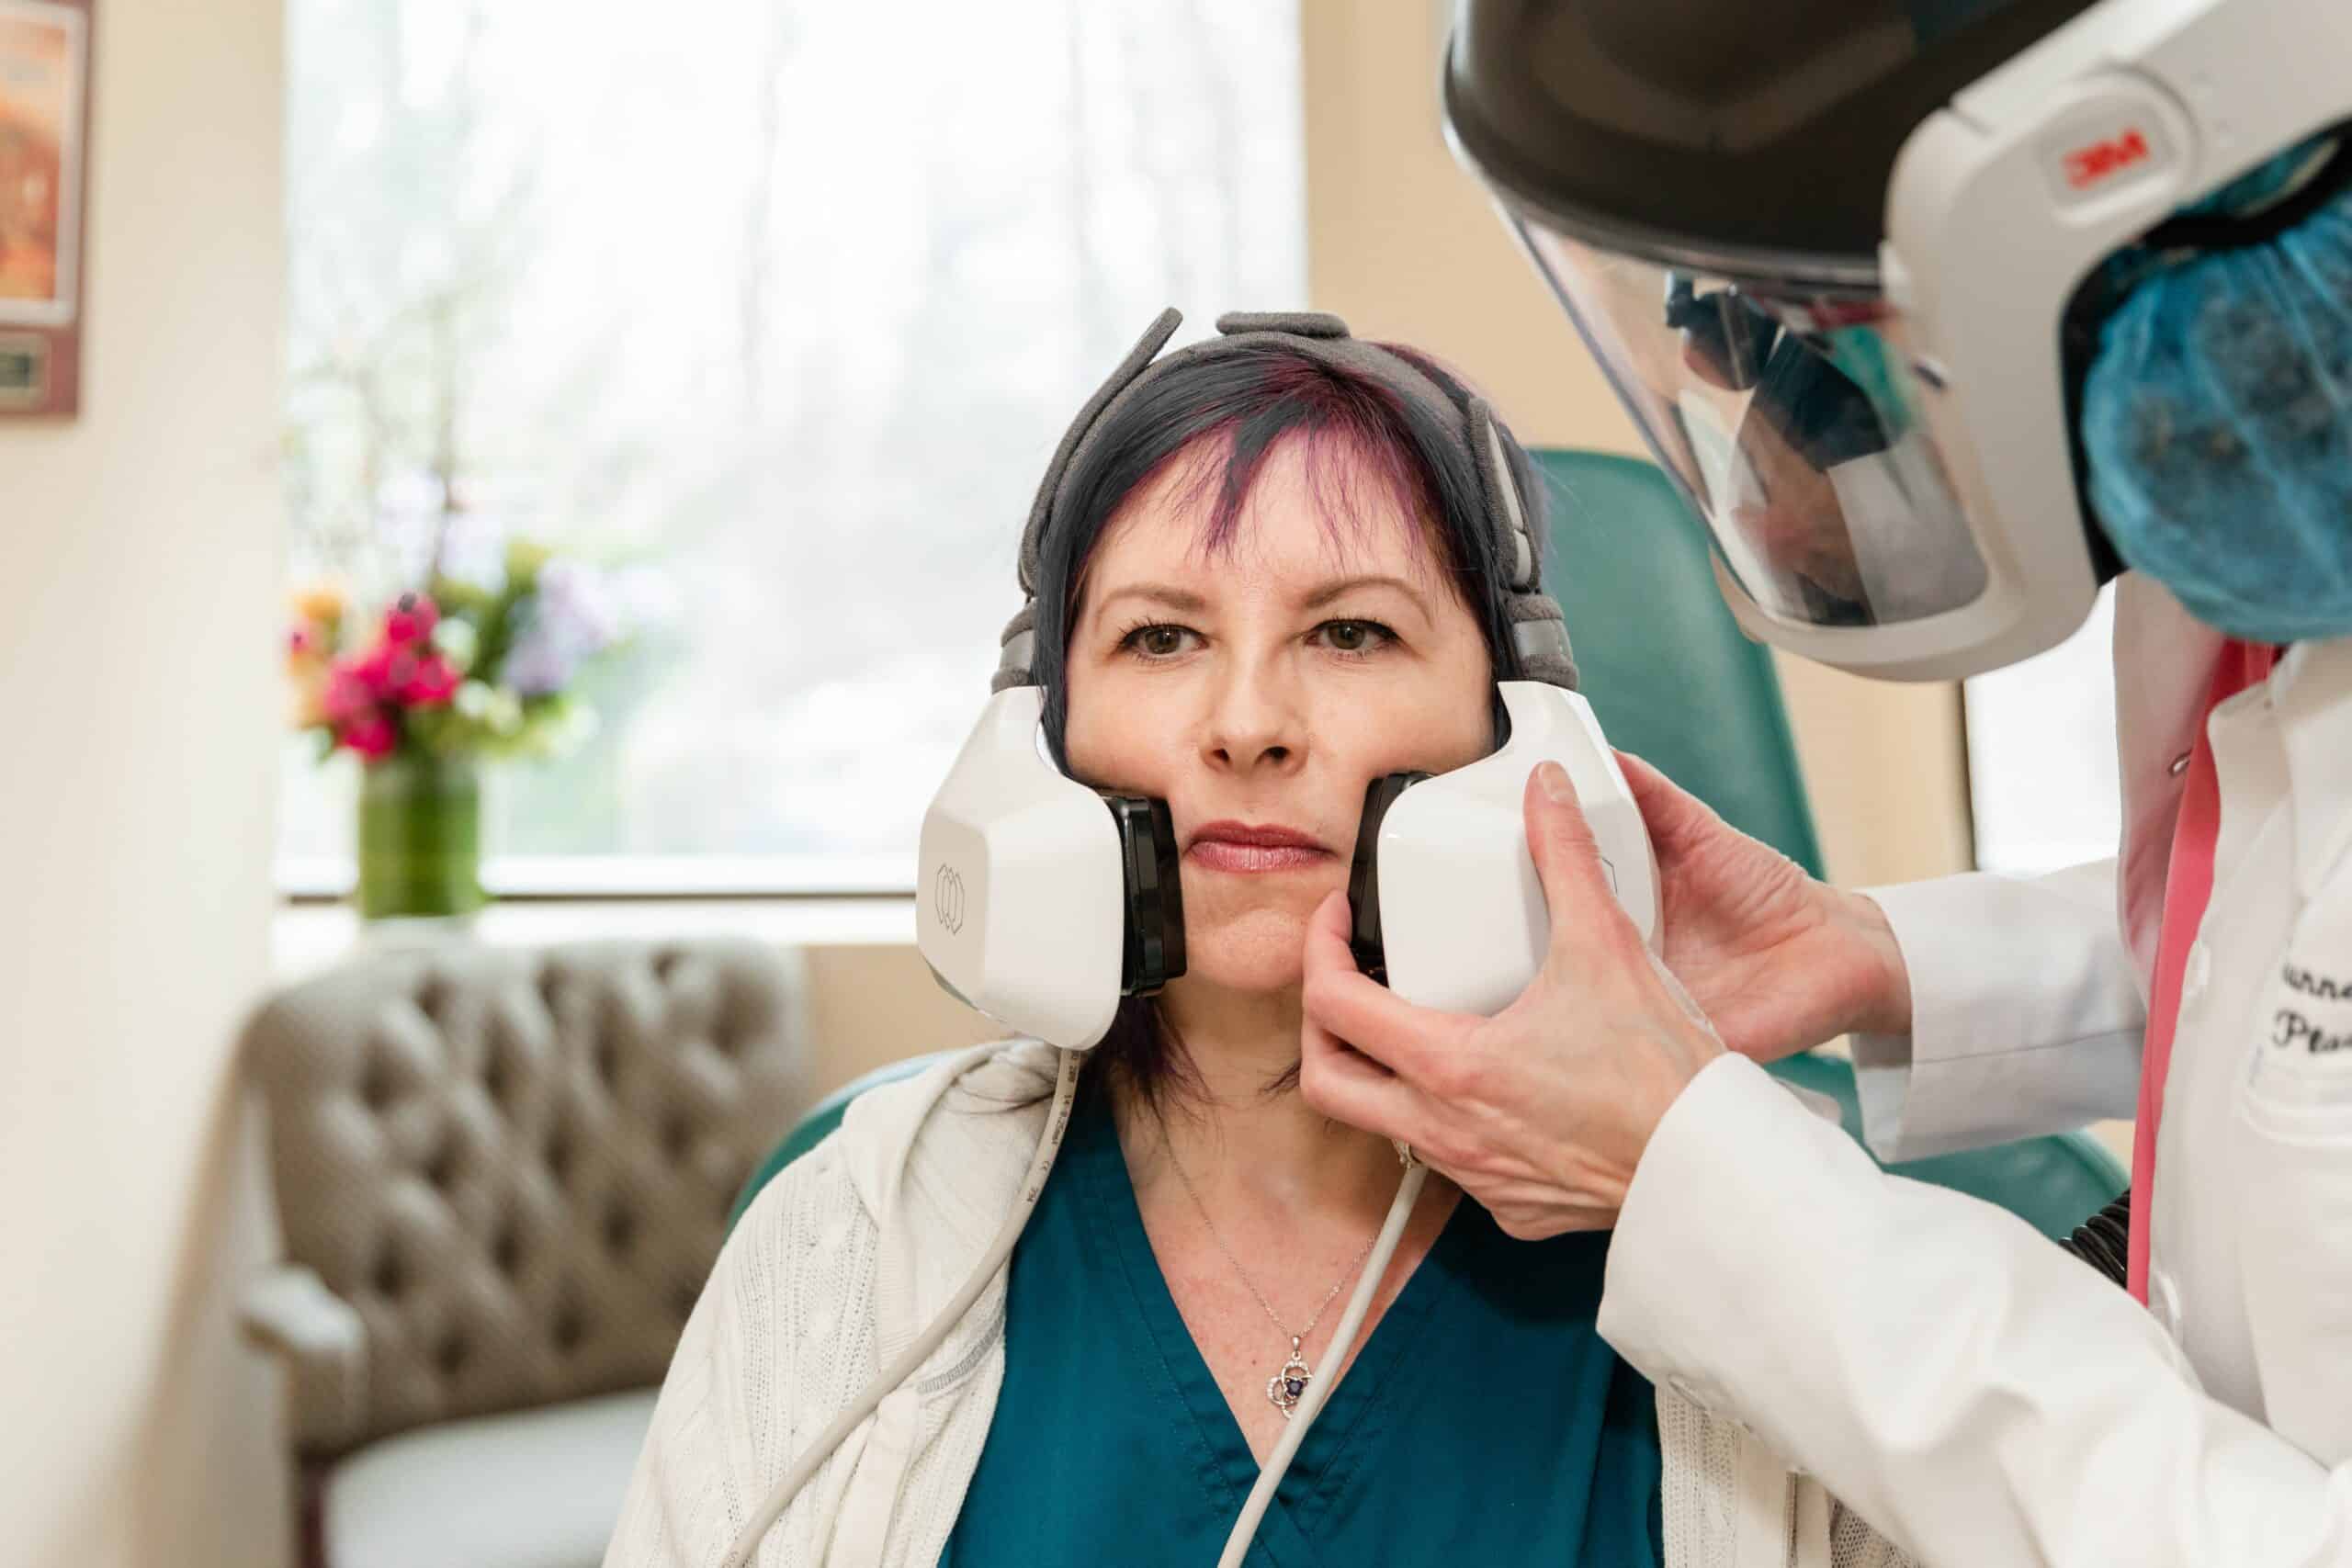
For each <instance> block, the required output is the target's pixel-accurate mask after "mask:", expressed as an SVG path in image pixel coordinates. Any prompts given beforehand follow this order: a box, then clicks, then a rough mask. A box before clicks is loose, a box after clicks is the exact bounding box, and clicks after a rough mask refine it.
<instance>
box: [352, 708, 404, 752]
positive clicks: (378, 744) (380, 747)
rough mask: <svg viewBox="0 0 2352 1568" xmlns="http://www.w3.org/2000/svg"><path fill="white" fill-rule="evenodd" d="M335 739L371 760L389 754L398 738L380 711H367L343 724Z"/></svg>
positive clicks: (390, 723)
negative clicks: (367, 712)
mask: <svg viewBox="0 0 2352 1568" xmlns="http://www.w3.org/2000/svg"><path fill="white" fill-rule="evenodd" d="M337 739H340V740H341V741H342V742H343V743H344V744H345V746H348V747H350V748H351V749H352V750H354V751H356V752H358V753H359V755H360V756H361V757H363V758H364V759H366V760H367V761H370V762H373V761H378V760H379V759H380V758H384V757H389V756H390V755H391V754H392V748H393V747H394V746H395V745H397V744H398V743H399V739H400V738H399V736H398V735H397V734H396V733H394V731H393V729H392V721H391V720H390V719H389V718H386V717H385V716H383V715H382V714H380V713H369V714H365V715H363V716H360V717H359V718H356V719H355V720H353V721H352V722H351V723H349V724H346V725H345V726H344V727H343V731H342V733H341V734H340V735H339V736H338V737H337Z"/></svg>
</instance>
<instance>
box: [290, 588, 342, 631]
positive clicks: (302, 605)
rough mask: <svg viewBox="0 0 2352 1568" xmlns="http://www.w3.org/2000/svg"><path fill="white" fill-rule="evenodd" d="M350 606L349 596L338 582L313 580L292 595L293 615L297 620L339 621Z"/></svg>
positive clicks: (314, 621)
mask: <svg viewBox="0 0 2352 1568" xmlns="http://www.w3.org/2000/svg"><path fill="white" fill-rule="evenodd" d="M350 607H351V596H350V595H349V594H348V593H346V592H345V591H344V587H343V584H341V583H339V582H331V581H322V582H313V583H311V585H310V586H309V587H307V588H304V589H300V590H299V591H298V592H296V593H295V595H294V615H295V616H296V618H297V619H299V620H303V621H309V622H312V623H317V622H322V621H339V620H341V619H343V615H344V612H345V610H347V609H349V608H350Z"/></svg>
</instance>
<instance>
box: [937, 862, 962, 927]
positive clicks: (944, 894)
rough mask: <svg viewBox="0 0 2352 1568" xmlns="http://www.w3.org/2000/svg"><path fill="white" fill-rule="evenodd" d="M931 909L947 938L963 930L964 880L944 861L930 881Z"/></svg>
mask: <svg viewBox="0 0 2352 1568" xmlns="http://www.w3.org/2000/svg"><path fill="white" fill-rule="evenodd" d="M931 909H932V914H933V916H934V917H935V918H936V919H938V921H939V923H940V925H941V926H942V927H943V928H944V929H945V931H946V932H947V934H948V935H949V936H954V935H955V934H956V932H957V931H962V930H963V929H964V879H963V878H962V877H961V876H959V875H957V874H956V868H955V867H954V866H952V865H949V864H948V863H946V862H944V861H942V862H941V863H940V864H939V873H938V874H937V875H935V876H933V878H932V879H931Z"/></svg>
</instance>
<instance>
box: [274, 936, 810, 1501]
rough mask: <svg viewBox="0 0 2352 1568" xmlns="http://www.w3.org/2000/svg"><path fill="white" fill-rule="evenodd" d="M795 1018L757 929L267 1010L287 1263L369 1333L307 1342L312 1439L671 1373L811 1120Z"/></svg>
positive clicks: (394, 957)
mask: <svg viewBox="0 0 2352 1568" xmlns="http://www.w3.org/2000/svg"><path fill="white" fill-rule="evenodd" d="M802 1017H803V987H802V985H801V981H800V977H799V974H798V971H797V964H795V962H794V961H793V960H791V959H790V958H789V957H788V956H787V955H786V954H784V953H778V952H776V951H774V950H771V949H767V948H763V947H758V946H753V945H752V944H749V943H693V944H681V945H666V946H658V947H657V946H647V945H639V944H618V943H599V944H594V945H582V946H576V947H566V948H560V949H553V950H548V951H546V952H528V951H522V950H503V949H494V948H488V947H481V946H475V945H470V944H462V943H458V944H449V945H445V946H441V947H435V948H432V949H428V950H423V951H416V952H407V953H385V954H377V955H370V956H367V957H364V958H361V959H358V960H356V961H354V962H352V963H349V964H345V965H344V966H343V967H341V968H339V969H336V970H335V971H334V972H332V973H330V974H327V975H325V976H321V977H319V978H317V979H314V980H311V981H310V982H308V983H306V984H303V985H301V986H300V987H295V988H293V989H290V990H288V991H285V992H283V993H281V994H279V995H278V996H277V997H275V998H272V999H271V1000H270V1001H269V1002H268V1003H266V1005H265V1006H264V1008H263V1009H262V1010H261V1011H260V1012H259V1013H258V1014H257V1015H256V1017H255V1018H254V1021H253V1022H252V1023H251V1025H250V1026H249V1029H248V1032H247V1036H246V1040H245V1042H244V1049H245V1053H246V1054H245V1057H244V1065H245V1068H246V1071H247V1072H248V1073H249V1074H250V1077H251V1081H252V1082H253V1083H254V1085H255V1086H256V1087H257V1088H258V1089H259V1092H260V1095H261V1097H262V1100H263V1102H264V1108H265V1112H266V1120H267V1125H268V1152H269V1162H270V1169H271V1178H272V1186H273V1188H274V1190H275V1194H276V1200H277V1212H278V1218H279V1223H280V1228H281V1232H282V1235H283V1243H284V1249H285V1255H286V1258H287V1260H288V1263H290V1264H293V1265H298V1266H300V1267H301V1268H303V1269H308V1270H310V1271H311V1273H313V1274H315V1276H316V1277H317V1280H319V1281H320V1282H321V1283H322V1284H323V1286H324V1287H325V1290H326V1292H328V1293H329V1294H330V1295H331V1296H332V1297H333V1298H334V1299H335V1300H336V1301H337V1302H339V1303H343V1305H345V1306H346V1307H348V1308H349V1309H351V1311H352V1312H353V1313H356V1317H357V1320H358V1322H359V1323H360V1325H363V1327H364V1333H363V1334H361V1335H360V1336H358V1337H357V1338H358V1342H359V1343H358V1348H357V1350H356V1353H352V1354H346V1355H344V1356H342V1357H340V1358H336V1359H333V1360H331V1361H330V1360H323V1359H322V1360H321V1361H319V1362H317V1363H316V1364H305V1360H304V1359H303V1358H302V1357H300V1356H298V1357H296V1359H295V1365H294V1367H293V1369H292V1371H293V1376H292V1384H293V1391H292V1392H293V1399H294V1428H295V1439H296V1443H297V1446H298V1447H299V1448H300V1450H302V1451H303V1452H304V1453H305V1454H306V1455H310V1456H312V1457H322V1458H323V1457H331V1456H332V1455H334V1454H336V1453H339V1452H342V1451H344V1450H348V1449H350V1448H353V1447H356V1446H357V1445H358V1444H360V1443H362V1442H366V1441H368V1440H371V1439H373V1438H379V1437H382V1436H385V1435H388V1434H390V1433H391V1432H395V1431H399V1430H401V1429H404V1428H407V1427H415V1426H420V1425H424V1424H425V1423H429V1422H435V1421H442V1420H448V1419H452V1418H457V1417H461V1416H479V1415H488V1414H492V1413H496V1412H501V1411H507V1410H515V1409H521V1408H526V1407H530V1406H535V1405H539V1404H549V1403H554V1402H557V1401H560V1400H565V1399H570V1398H576V1397H582V1396H585V1395H589V1394H594V1393H605V1392H609V1391H613V1390H618V1389H624V1388H630V1387H636V1386H640V1385H644V1384H648V1383H653V1382H660V1381H661V1378H662V1373H663V1371H664V1369H665V1368H666V1367H667V1365H668V1363H669V1359H670V1357H671V1355H672V1353H673V1350H674V1348H675V1347H676V1343H677V1337H678V1333H679V1330H680V1329H681V1328H682V1327H683V1326H684V1322H685V1318H686V1314H687V1313H688V1311H689V1310H690V1309H691V1308H692V1307H693V1305H694V1303H695V1298H696V1296H697V1295H698V1294H699V1292H701V1289H702V1285H703V1281H704V1280H705V1278H706V1277H707V1275H708V1273H709V1271H710V1267H711V1264H712V1262H713V1261H714V1260H715V1259H716V1258H717V1257H718V1248H719V1244H720V1242H721V1241H722V1240H723V1239H724V1236H725V1235H726V1226H727V1221H728V1214H729V1206H730V1204H731V1202H732V1201H733V1199H734V1197H735V1193H736V1191H737V1190H738V1188H739V1187H740V1186H741V1184H742V1182H743V1180H744V1179H745V1178H746V1176H747V1175H748V1174H749V1173H750V1172H751V1170H752V1168H753V1165H754V1164H755V1162H756V1161H757V1160H758V1159H759V1157H760V1156H762V1155H763V1154H764V1153H765V1152H766V1150H767V1148H768V1146H769V1145H770V1144H771V1143H772V1142H773V1141H774V1139H775V1134H776V1131H777V1129H779V1128H781V1127H785V1126H788V1125H789V1124H790V1123H791V1122H792V1119H793V1118H794V1117H795V1116H796V1115H797V1114H798V1113H799V1112H800V1111H802V1110H803V1109H804V1108H805V1104H806V1100H807V1096H806V1093H805V1091H804V1079H803V1074H804V1072H805V1066H806V1056H807V1049H806V1038H807V1036H806V1030H805V1027H804V1025H803V1022H802ZM345 1319H346V1321H347V1320H348V1314H345Z"/></svg>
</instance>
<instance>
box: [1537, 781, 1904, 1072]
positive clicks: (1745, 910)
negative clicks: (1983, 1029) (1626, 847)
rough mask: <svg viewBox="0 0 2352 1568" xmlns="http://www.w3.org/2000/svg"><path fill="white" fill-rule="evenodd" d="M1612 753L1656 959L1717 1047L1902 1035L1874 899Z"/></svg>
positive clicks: (1889, 950)
mask: <svg viewBox="0 0 2352 1568" xmlns="http://www.w3.org/2000/svg"><path fill="white" fill-rule="evenodd" d="M1617 760H1618V762H1619V763H1620V764H1621V765H1622V766H1623V769H1624V773H1625V782H1626V783H1627V784H1630V785H1632V786H1633V791H1634V804H1635V805H1637V806H1638V807H1641V812H1642V820H1643V822H1644V823H1645V825H1646V826H1647V827H1648V829H1649V835H1650V843H1651V846H1652V847H1653V848H1654V849H1655V850H1656V851H1657V873H1658V930H1659V942H1658V952H1659V956H1660V957H1662V958H1664V959H1665V960H1666V966H1667V967H1668V969H1670V970H1672V971H1673V972H1674V976H1675V978H1676V979H1678V980H1679V981H1680V982H1681V983H1682V988H1683V989H1684V990H1685V991H1687V992H1689V993H1690V996H1691V1000H1692V1001H1694V1002H1696V1003H1697V1004H1698V1006H1699V1010H1701V1011H1702V1012H1703V1013H1705V1014H1706V1015H1707V1017H1708V1019H1709V1021H1712V1022H1713V1024H1714V1028H1715V1032H1716V1034H1717V1035H1719V1036H1721V1037H1722V1040H1723V1043H1724V1044H1725V1045H1726V1046H1728V1047H1730V1048H1731V1049H1732V1050H1734V1051H1737V1052H1738V1053H1740V1054H1741V1055H1745V1056H1753V1057H1755V1058H1756V1059H1757V1060H1758V1061H1760V1062H1771V1061H1778V1060H1779V1059H1780V1058H1781V1057H1782V1056H1786V1055H1791V1054H1792V1053H1794V1052H1798V1051H1803V1050H1805V1049H1807V1048H1809V1047H1811V1046H1815V1045H1818V1044H1820V1043H1822V1042H1823V1041H1825V1040H1829V1039H1832V1038H1834V1037H1836V1036H1838V1035H1839V1034H1843V1033H1845V1032H1848V1031H1849V1030H1866V1031H1869V1032H1873V1033H1880V1034H1904V1033H1908V1032H1910V1028H1911V988H1910V981H1909V978H1908V976H1906V974H1905V970H1904V966H1903V954H1902V952H1901V950H1899V949H1898V948H1897V947H1896V946H1895V944H1894V932H1893V931H1892V930H1891V929H1890V928H1889V927H1888V925H1887V922H1886V916H1885V915H1884V913H1883V912H1882V911H1881V910H1880V908H1879V907H1878V906H1877V905H1876V904H1874V903H1872V902H1871V900H1870V899H1868V898H1866V897H1863V896H1862V895H1860V894H1859V893H1848V892H1844V891H1841V890H1839V889H1838V888H1835V887H1832V886H1829V885H1828V884H1827V883H1826V882H1816V881H1815V880H1814V878H1813V877H1811V876H1810V875H1808V874H1806V872H1805V870H1804V867H1803V866H1801V865H1799V864H1797V863H1796V862H1794V861H1792V860H1791V859H1789V858H1788V857H1787V856H1786V855H1783V854H1781V852H1778V851H1777V850H1774V849H1773V848H1772V847H1771V846H1770V845H1769V844H1765V843H1761V842H1758V840H1754V839H1751V838H1749V837H1748V836H1747V834H1745V833H1742V832H1740V831H1739V830H1738V829H1736V828H1733V827H1732V826H1730V825H1729V824H1728V823H1726V822H1724V819H1723V818H1720V817H1718V816H1716V815H1715V814H1714V813H1713V811H1712V810H1710V809H1708V807H1707V805H1706V803H1705V802H1703V801H1702V800H1700V799H1698V798H1697V797H1696V796H1694V795H1688V794H1685V793H1684V792H1683V791H1682V790H1680V789H1679V788H1677V787H1676V786H1675V784H1673V782H1672V781H1671V780H1669V779H1668V777H1667V776H1666V775H1665V774H1664V773H1659V772H1658V771H1657V769H1656V768H1653V767H1651V766H1650V765H1649V764H1648V763H1647V762H1645V761H1642V760H1641V759H1640V758H1638V757H1634V756H1630V755H1628V754H1627V753H1625V752H1623V751H1620V752H1618V753H1617ZM1532 841H1533V840H1532V838H1531V840H1530V842H1531V843H1532Z"/></svg>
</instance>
